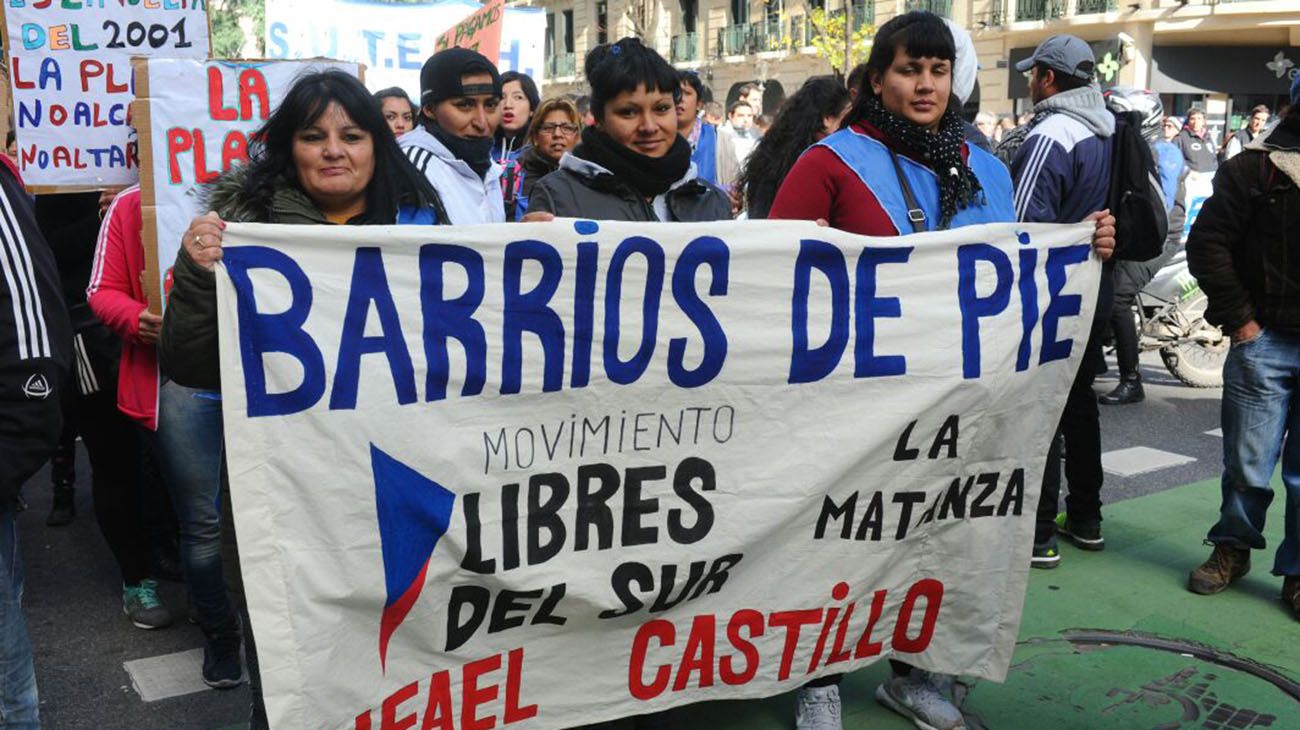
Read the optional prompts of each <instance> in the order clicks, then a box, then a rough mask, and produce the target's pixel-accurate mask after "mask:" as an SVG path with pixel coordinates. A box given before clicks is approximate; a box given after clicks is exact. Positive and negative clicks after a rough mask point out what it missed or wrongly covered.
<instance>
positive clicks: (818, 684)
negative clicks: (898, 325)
mask: <svg viewBox="0 0 1300 730" xmlns="http://www.w3.org/2000/svg"><path fill="white" fill-rule="evenodd" d="M956 56H957V52H956V47H955V44H954V42H953V37H952V33H951V31H950V30H949V29H948V26H947V25H946V24H945V23H944V20H943V18H941V17H939V16H938V15H935V14H933V13H930V12H926V11H912V12H909V13H907V14H905V15H900V16H898V17H895V18H894V19H892V20H890V21H889V22H888V23H885V24H884V25H883V26H881V28H880V30H879V32H877V33H876V37H875V41H874V44H873V45H872V48H871V55H870V57H868V59H867V64H866V65H867V73H866V77H865V79H864V81H863V86H862V88H860V89H859V90H858V95H857V99H856V101H855V102H854V106H853V108H852V109H851V110H850V111H849V114H848V116H847V117H845V119H844V122H843V125H842V126H841V128H840V130H839V131H838V132H836V133H835V134H832V135H830V136H829V137H827V138H826V139H824V140H822V141H821V142H818V143H817V144H815V145H813V146H812V147H810V148H809V149H808V150H807V151H806V152H804V154H803V155H802V156H800V158H799V161H798V162H796V163H795V165H794V167H793V168H792V169H791V170H790V173H789V174H788V175H786V178H785V181H784V182H783V183H782V185H781V189H780V190H779V191H777V195H776V200H775V201H773V204H772V210H771V212H770V213H769V217H770V218H786V219H801V220H817V221H824V222H826V223H828V224H829V225H831V226H833V227H835V228H839V229H841V230H844V231H848V232H850V233H858V234H863V235H871V236H898V235H906V234H908V233H914V232H920V231H934V230H946V229H952V228H960V227H962V226H970V225H977V224H980V223H1009V222H1014V221H1015V219H1016V214H1015V209H1014V206H1013V201H1012V191H1013V188H1012V184H1011V175H1010V174H1009V173H1008V172H1007V168H1006V167H1005V166H1004V165H1003V164H1002V163H1001V162H999V161H998V159H997V158H995V157H994V156H993V155H991V154H989V153H988V152H985V151H983V150H981V149H979V148H978V147H975V146H973V145H971V144H968V143H967V142H966V141H965V138H964V137H965V134H964V127H963V125H962V120H961V116H960V115H959V112H960V104H958V103H950V101H951V100H952V99H953V97H952V69H953V66H954V65H955V62H956ZM1090 218H1093V219H1096V220H1097V232H1096V234H1094V238H1093V246H1094V248H1095V249H1096V250H1097V252H1098V254H1099V255H1101V257H1102V258H1107V257H1109V255H1110V252H1111V251H1113V250H1114V247H1115V240H1114V235H1115V229H1114V224H1115V219H1114V218H1113V217H1111V216H1109V215H1108V214H1106V213H1104V212H1103V213H1096V214H1093V215H1092V216H1090ZM890 665H891V667H892V674H891V676H890V678H889V679H888V680H886V681H885V683H884V684H882V685H880V686H879V687H878V688H877V689H876V699H877V700H878V701H879V702H880V703H881V704H883V705H885V706H886V707H888V708H890V709H891V710H893V711H895V712H897V713H899V714H900V715H903V716H904V717H907V718H908V719H910V720H912V722H913V723H914V724H915V725H916V726H917V727H925V728H934V729H936V730H960V729H962V728H965V722H964V720H963V718H962V715H961V712H960V711H958V709H957V708H956V707H955V706H954V705H953V704H952V702H951V701H950V699H949V698H948V696H947V693H946V692H945V685H946V684H948V680H947V678H944V677H941V676H939V675H931V674H930V673H928V672H925V671H922V670H920V669H917V668H914V667H911V666H909V665H907V664H905V663H903V662H900V661H897V660H891V661H890ZM839 679H840V678H839V677H838V676H832V677H823V678H821V679H818V680H814V681H813V682H811V683H809V684H808V685H806V686H804V687H803V688H802V689H800V690H799V697H798V702H797V704H796V707H795V724H796V727H797V728H798V730H841V727H842V725H841V723H840V696H839V687H838V684H839Z"/></svg>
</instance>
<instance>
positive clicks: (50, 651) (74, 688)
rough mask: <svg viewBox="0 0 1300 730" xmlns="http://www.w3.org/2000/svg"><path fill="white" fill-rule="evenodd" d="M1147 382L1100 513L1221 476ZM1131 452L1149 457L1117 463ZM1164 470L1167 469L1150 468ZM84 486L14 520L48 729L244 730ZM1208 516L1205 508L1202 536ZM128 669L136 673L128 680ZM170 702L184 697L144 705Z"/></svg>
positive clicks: (1108, 415)
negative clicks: (133, 604)
mask: <svg viewBox="0 0 1300 730" xmlns="http://www.w3.org/2000/svg"><path fill="white" fill-rule="evenodd" d="M1112 367H1113V365H1112ZM1143 375H1144V378H1145V381H1146V388H1147V400H1146V401H1145V402H1144V403H1141V404H1136V405H1129V406H1112V407H1106V406H1103V407H1102V441H1103V451H1104V452H1105V453H1106V463H1107V465H1108V469H1109V468H1113V469H1114V470H1115V471H1110V472H1108V473H1107V475H1106V486H1105V488H1104V491H1103V497H1104V498H1105V500H1106V501H1108V502H1118V501H1121V500H1125V499H1130V498H1133V497H1137V496H1141V495H1146V494H1151V493H1154V492H1159V491H1163V490H1167V489H1170V488H1172V487H1176V486H1181V485H1184V484H1189V483H1191V482H1196V481H1201V480H1204V479H1209V478H1212V477H1215V476H1217V474H1218V473H1219V464H1220V458H1221V450H1222V440H1221V439H1220V438H1219V437H1217V436H1215V435H1210V434H1208V433H1207V432H1210V431H1214V430H1215V429H1217V428H1218V427H1219V391H1218V390H1217V389H1205V390H1199V389H1192V388H1188V387H1185V386H1183V385H1181V384H1180V383H1178V382H1177V381H1176V380H1174V379H1173V378H1172V377H1171V376H1170V375H1169V374H1168V373H1166V372H1165V371H1164V368H1163V366H1162V365H1161V364H1160V361H1159V358H1158V357H1155V356H1154V355H1153V354H1149V355H1146V356H1144V358H1143ZM1114 384H1115V377H1114V375H1113V373H1112V374H1110V375H1105V376H1102V377H1100V378H1099V379H1098V381H1097V385H1096V389H1097V391H1098V392H1099V393H1104V392H1106V391H1108V390H1110V389H1111V388H1112V387H1114ZM1134 448H1145V449H1150V450H1152V451H1139V452H1132V451H1127V452H1126V451H1125V450H1131V449H1134ZM1164 462H1170V463H1172V464H1173V465H1170V466H1165V467H1161V468H1155V466H1154V465H1157V464H1160V463H1164ZM1175 462H1179V463H1175ZM1121 472H1122V473H1121ZM89 475H90V470H89V465H88V464H87V462H86V459H85V454H84V452H82V453H81V454H80V457H79V461H78V484H77V510H78V514H77V517H76V520H75V521H74V522H73V524H72V525H70V526H68V527H62V528H48V527H46V526H45V516H46V514H47V512H48V511H49V504H50V488H49V475H48V472H45V471H42V472H41V473H39V474H37V475H36V476H35V477H33V478H32V479H31V480H30V481H29V482H28V484H27V485H26V487H25V488H24V495H25V497H26V498H27V500H28V502H29V503H30V505H31V506H30V508H29V509H28V510H27V511H26V512H24V513H22V514H21V515H19V526H20V528H19V529H20V531H21V539H22V550H23V555H24V559H25V561H26V570H27V584H26V595H25V611H26V615H27V618H28V622H29V627H30V630H31V634H32V643H33V645H34V647H35V656H36V671H37V681H38V684H39V689H40V696H41V713H42V718H43V721H44V726H45V727H47V728H52V729H54V730H62V729H64V728H95V729H96V730H117V729H119V728H121V729H122V730H126V729H131V730H139V729H141V728H144V729H150V730H151V729H154V728H158V729H160V730H162V729H165V730H216V729H217V728H229V727H231V726H235V725H239V724H241V723H242V722H244V721H245V719H246V717H247V708H248V691H247V688H246V687H243V686H241V687H239V688H237V689H233V690H226V691H216V690H209V689H206V688H204V687H203V686H202V684H201V683H200V682H199V681H198V664H197V656H196V655H195V653H194V652H192V651H191V652H190V653H189V654H183V653H182V652H186V651H188V650H194V649H197V648H199V647H201V646H202V637H201V635H200V632H199V630H198V628H197V627H196V626H193V625H191V624H189V623H187V622H186V620H185V615H186V611H185V605H186V601H185V591H184V588H183V586H182V585H179V584H175V583H164V584H163V596H164V598H165V600H166V602H167V604H168V605H169V606H171V607H173V608H174V609H175V611H176V614H177V621H176V623H175V625H173V626H172V627H171V628H168V629H163V630H156V631H142V630H140V629H136V628H134V627H132V625H131V624H130V623H129V622H128V621H127V620H126V618H125V616H123V614H122V607H121V587H120V584H119V580H120V578H119V577H118V575H117V572H116V568H115V566H114V564H113V561H112V558H111V556H110V555H109V552H108V550H107V548H106V546H105V545H104V543H103V540H102V538H101V537H100V534H99V532H98V529H97V527H96V526H95V521H94V515H93V511H92V507H91V500H90V489H89ZM1216 509H1217V505H1214V504H1206V505H1205V520H1206V525H1207V526H1208V525H1209V524H1210V521H1211V520H1212V518H1213V515H1214V513H1215V510H1216ZM138 660H146V661H144V662H143V663H140V662H139V661H138ZM131 662H135V663H134V664H132V665H131V666H132V667H133V669H134V672H133V673H129V672H128V670H127V668H126V667H127V664H128V663H131ZM169 692H183V694H180V695H179V696H174V697H169V698H165V699H157V700H154V701H146V700H145V699H144V697H146V696H159V695H160V694H167V693H169ZM142 695H143V696H142Z"/></svg>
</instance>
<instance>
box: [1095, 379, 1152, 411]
mask: <svg viewBox="0 0 1300 730" xmlns="http://www.w3.org/2000/svg"><path fill="white" fill-rule="evenodd" d="M1146 397H1147V396H1146V392H1145V391H1143V390H1142V376H1141V375H1139V374H1137V373H1133V374H1132V375H1124V376H1123V377H1121V378H1120V381H1119V385H1116V386H1115V389H1114V390H1112V391H1111V392H1109V393H1106V394H1105V395H1101V396H1098V398H1097V402H1098V403H1100V404H1102V405H1104V406H1124V405H1128V404H1130V403H1141V402H1142V401H1143V400H1145V399H1146Z"/></svg>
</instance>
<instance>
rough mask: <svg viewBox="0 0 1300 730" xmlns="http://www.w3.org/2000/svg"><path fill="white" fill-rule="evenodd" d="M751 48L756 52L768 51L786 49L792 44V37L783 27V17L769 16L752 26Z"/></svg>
mask: <svg viewBox="0 0 1300 730" xmlns="http://www.w3.org/2000/svg"><path fill="white" fill-rule="evenodd" d="M750 27H751V28H752V33H751V36H750V37H751V48H753V49H754V51H755V52H756V53H763V52H766V51H784V50H785V49H786V47H787V46H789V45H790V38H789V36H787V35H786V34H785V31H784V29H783V28H782V27H781V19H780V18H779V17H778V18H773V17H769V18H767V19H766V20H764V21H763V22H761V23H755V24H753V25H752V26H750Z"/></svg>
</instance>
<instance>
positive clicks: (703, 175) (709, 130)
mask: <svg viewBox="0 0 1300 730" xmlns="http://www.w3.org/2000/svg"><path fill="white" fill-rule="evenodd" d="M695 123H696V124H698V125H700V138H699V140H697V141H696V142H695V149H694V151H692V152H691V162H694V163H695V169H696V170H697V171H698V172H699V176H700V179H701V180H707V181H708V182H709V183H710V184H711V185H717V184H718V128H717V127H715V126H713V125H712V124H705V123H704V120H703V119H700V120H698V121H696V122H695Z"/></svg>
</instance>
